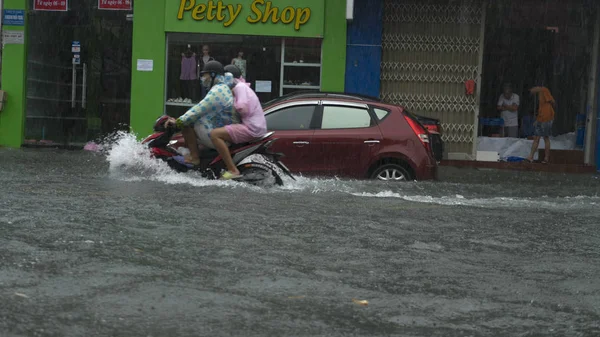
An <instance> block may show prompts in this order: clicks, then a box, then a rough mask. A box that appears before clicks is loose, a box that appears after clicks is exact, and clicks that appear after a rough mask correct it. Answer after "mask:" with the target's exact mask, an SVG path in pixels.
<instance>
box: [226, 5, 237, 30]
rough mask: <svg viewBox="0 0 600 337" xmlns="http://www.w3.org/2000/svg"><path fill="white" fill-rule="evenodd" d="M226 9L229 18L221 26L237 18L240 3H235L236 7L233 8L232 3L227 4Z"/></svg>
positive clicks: (227, 25) (228, 24) (227, 24)
mask: <svg viewBox="0 0 600 337" xmlns="http://www.w3.org/2000/svg"><path fill="white" fill-rule="evenodd" d="M227 10H228V11H229V20H227V21H226V22H225V23H224V24H223V26H225V27H229V26H231V24H232V23H233V22H234V21H235V19H237V17H238V15H240V12H241V11H242V5H237V8H236V9H234V8H233V5H227Z"/></svg>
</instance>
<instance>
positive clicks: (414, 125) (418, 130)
mask: <svg viewBox="0 0 600 337" xmlns="http://www.w3.org/2000/svg"><path fill="white" fill-rule="evenodd" d="M404 119H406V122H407V123H408V125H410V128H411V129H412V130H413V131H414V132H415V134H416V135H417V137H419V140H420V141H421V144H423V146H424V147H425V149H427V151H429V152H431V146H430V145H429V132H427V130H425V128H423V127H422V126H421V124H419V123H418V122H417V121H415V120H414V119H412V118H410V117H409V116H407V115H404Z"/></svg>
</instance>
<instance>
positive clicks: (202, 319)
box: [0, 139, 600, 337]
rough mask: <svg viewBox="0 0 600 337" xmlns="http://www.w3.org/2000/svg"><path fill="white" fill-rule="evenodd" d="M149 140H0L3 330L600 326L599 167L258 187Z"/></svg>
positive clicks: (103, 332) (474, 332)
mask: <svg viewBox="0 0 600 337" xmlns="http://www.w3.org/2000/svg"><path fill="white" fill-rule="evenodd" d="M138 150H139V147H138V146H137V145H136V144H134V143H133V142H132V141H131V140H130V139H129V140H128V139H123V140H121V142H120V143H119V144H118V145H115V147H114V148H113V149H112V151H111V152H110V155H109V156H108V158H107V157H106V156H105V155H101V154H96V153H89V152H81V151H60V150H27V149H25V150H10V149H0V336H129V337H133V336H600V208H599V207H600V197H599V192H600V179H598V177H595V176H590V175H577V176H568V175H563V174H546V173H520V172H514V171H506V172H500V171H482V170H473V169H453V168H442V171H441V174H440V175H441V181H439V182H418V183H407V184H402V185H389V184H384V183H377V182H364V181H345V180H337V179H320V180H319V179H305V178H301V179H299V181H298V182H295V183H290V182H288V184H287V185H286V186H285V187H282V188H272V189H259V188H254V187H248V186H245V185H241V184H236V183H232V182H227V183H225V182H218V181H206V180H203V179H201V178H199V177H197V176H195V175H193V174H189V175H175V174H172V173H171V172H169V171H168V170H167V169H166V168H165V167H163V166H162V165H157V164H154V163H152V162H150V161H148V160H147V159H145V157H140V156H139V155H138V152H137V151H138ZM353 300H354V301H353ZM360 301H368V305H365V304H367V303H365V302H360Z"/></svg>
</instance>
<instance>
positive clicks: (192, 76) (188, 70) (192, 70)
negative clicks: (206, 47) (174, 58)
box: [179, 44, 198, 103]
mask: <svg viewBox="0 0 600 337" xmlns="http://www.w3.org/2000/svg"><path fill="white" fill-rule="evenodd" d="M179 80H180V81H181V96H182V97H183V98H184V99H188V98H189V99H190V100H192V101H194V100H196V90H195V88H196V85H197V82H198V75H197V74H196V53H194V52H193V51H192V46H191V45H189V44H188V45H187V49H186V51H185V52H183V53H181V75H180V76H179ZM190 103H191V102H190Z"/></svg>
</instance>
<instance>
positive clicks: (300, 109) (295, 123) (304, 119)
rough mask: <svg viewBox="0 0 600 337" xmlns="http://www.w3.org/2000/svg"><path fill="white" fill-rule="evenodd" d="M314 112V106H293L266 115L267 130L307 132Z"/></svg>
mask: <svg viewBox="0 0 600 337" xmlns="http://www.w3.org/2000/svg"><path fill="white" fill-rule="evenodd" d="M314 111H315V106H314V105H303V106H294V107H290V108H284V109H281V110H278V111H275V112H272V113H270V114H268V115H267V116H265V117H266V120H267V128H268V129H269V130H270V131H278V130H308V129H310V123H311V121H312V118H313V113H314Z"/></svg>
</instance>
